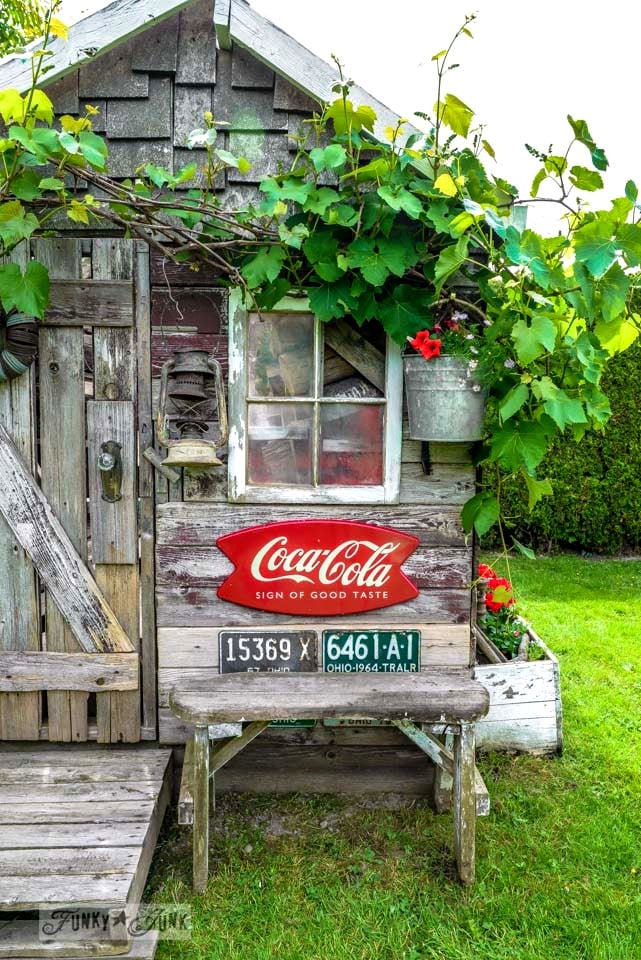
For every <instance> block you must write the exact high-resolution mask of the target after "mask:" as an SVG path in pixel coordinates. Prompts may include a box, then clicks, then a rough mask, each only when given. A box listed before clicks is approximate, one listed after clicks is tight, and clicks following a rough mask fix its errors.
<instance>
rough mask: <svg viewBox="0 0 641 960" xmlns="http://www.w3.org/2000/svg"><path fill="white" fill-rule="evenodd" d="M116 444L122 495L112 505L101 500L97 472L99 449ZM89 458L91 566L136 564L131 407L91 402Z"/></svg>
mask: <svg viewBox="0 0 641 960" xmlns="http://www.w3.org/2000/svg"><path fill="white" fill-rule="evenodd" d="M109 440H114V441H115V442H116V443H119V444H120V446H121V448H122V450H121V458H122V496H121V499H120V500H117V501H116V502H115V503H109V502H107V501H105V500H104V499H103V496H102V494H103V488H102V481H101V477H100V470H99V469H98V458H99V456H100V452H101V446H102V444H103V443H106V442H107V441H109ZM87 444H88V456H89V510H90V517H91V540H92V557H93V562H94V564H101V563H110V564H112V563H123V564H137V562H138V535H137V534H138V531H137V516H136V447H135V428H134V405H133V403H130V402H113V403H112V402H110V401H108V400H99V401H90V402H89V403H88V404H87Z"/></svg>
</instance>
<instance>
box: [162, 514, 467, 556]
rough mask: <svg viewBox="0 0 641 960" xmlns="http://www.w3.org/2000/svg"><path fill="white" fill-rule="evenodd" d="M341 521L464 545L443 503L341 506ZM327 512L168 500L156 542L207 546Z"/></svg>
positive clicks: (424, 541) (429, 542)
mask: <svg viewBox="0 0 641 960" xmlns="http://www.w3.org/2000/svg"><path fill="white" fill-rule="evenodd" d="M336 515H337V516H338V517H339V518H340V519H341V520H359V521H361V522H364V523H368V522H369V523H374V524H377V525H380V526H384V527H391V528H392V529H394V530H401V531H403V532H404V533H408V534H411V535H413V536H415V537H417V538H418V539H419V541H420V545H421V546H422V547H455V548H461V547H464V546H465V535H464V533H463V528H462V526H461V520H460V511H459V510H458V509H457V508H456V507H455V506H449V505H448V504H444V505H442V506H439V507H438V508H436V509H434V510H429V511H426V510H425V509H424V508H423V507H422V506H418V505H416V506H414V505H404V504H401V505H398V506H391V505H390V506H384V505H381V504H376V505H372V506H368V507H358V506H354V505H350V504H345V505H344V506H341V508H340V513H337V514H336ZM325 517H327V507H326V506H320V505H312V504H309V505H307V504H306V505H304V506H292V505H291V504H289V505H284V506H280V505H279V506H277V507H276V506H263V505H256V506H244V505H243V506H237V505H235V504H231V503H229V504H227V503H226V504H224V505H223V504H215V505H214V504H205V503H203V504H198V503H167V504H165V505H163V506H161V507H159V508H158V543H159V544H160V545H164V544H185V545H189V546H194V547H206V546H209V545H210V544H211V543H213V542H215V541H216V540H217V539H218V537H222V536H224V535H225V534H228V533H233V532H234V531H235V530H242V529H243V528H244V527H251V526H258V525H261V524H265V523H271V522H273V521H275V520H314V519H323V518H325Z"/></svg>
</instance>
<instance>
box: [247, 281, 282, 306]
mask: <svg viewBox="0 0 641 960" xmlns="http://www.w3.org/2000/svg"><path fill="white" fill-rule="evenodd" d="M290 287H291V284H290V282H289V280H288V279H287V277H279V278H278V279H277V280H274V282H273V283H269V284H267V286H266V287H265V288H264V289H263V290H257V291H256V292H255V293H254V298H255V300H256V306H258V307H259V308H260V309H261V310H273V309H274V307H275V306H276V304H277V303H278V302H279V300H282V299H283V297H285V296H286V295H287V294H288V293H289V290H290Z"/></svg>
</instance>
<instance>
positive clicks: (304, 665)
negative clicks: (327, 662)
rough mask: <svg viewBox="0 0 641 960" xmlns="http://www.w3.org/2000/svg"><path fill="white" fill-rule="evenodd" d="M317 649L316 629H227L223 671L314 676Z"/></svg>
mask: <svg viewBox="0 0 641 960" xmlns="http://www.w3.org/2000/svg"><path fill="white" fill-rule="evenodd" d="M316 648H317V638H316V634H315V633H314V632H313V631H312V630H303V631H298V632H296V633H294V632H293V631H278V630H261V631H260V632H258V631H257V630H226V631H222V632H221V634H220V672H221V673H290V672H291V673H313V672H314V671H315V670H316V666H317V663H318V655H317V649H316Z"/></svg>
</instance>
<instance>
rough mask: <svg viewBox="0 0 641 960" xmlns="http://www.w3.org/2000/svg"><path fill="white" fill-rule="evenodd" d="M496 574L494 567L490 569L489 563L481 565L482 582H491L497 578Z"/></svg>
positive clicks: (480, 575)
mask: <svg viewBox="0 0 641 960" xmlns="http://www.w3.org/2000/svg"><path fill="white" fill-rule="evenodd" d="M495 576H496V574H495V573H494V570H492V567H488V565H487V563H479V577H480V578H481V580H491V579H492V577H495Z"/></svg>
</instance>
